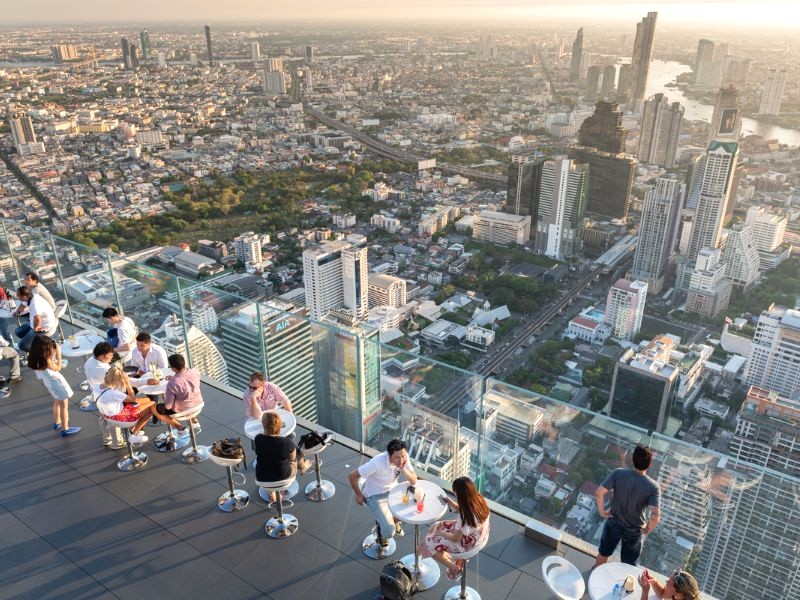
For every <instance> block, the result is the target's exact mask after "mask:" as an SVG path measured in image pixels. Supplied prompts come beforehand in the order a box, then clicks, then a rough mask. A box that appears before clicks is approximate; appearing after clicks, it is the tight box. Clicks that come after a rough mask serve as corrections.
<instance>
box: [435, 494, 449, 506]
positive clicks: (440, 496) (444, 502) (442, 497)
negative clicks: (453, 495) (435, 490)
mask: <svg viewBox="0 0 800 600" xmlns="http://www.w3.org/2000/svg"><path fill="white" fill-rule="evenodd" d="M436 497H437V498H439V502H441V503H442V504H444V505H445V506H447V497H446V496H445V495H444V494H439V495H438V496H436Z"/></svg>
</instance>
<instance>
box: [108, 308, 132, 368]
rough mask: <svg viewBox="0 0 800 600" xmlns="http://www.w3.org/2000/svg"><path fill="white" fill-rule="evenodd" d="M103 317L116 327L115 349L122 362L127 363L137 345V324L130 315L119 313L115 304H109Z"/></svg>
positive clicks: (113, 327)
mask: <svg viewBox="0 0 800 600" xmlns="http://www.w3.org/2000/svg"><path fill="white" fill-rule="evenodd" d="M103 318H104V319H105V320H106V321H108V324H109V325H111V327H112V329H116V338H117V345H116V346H114V350H116V351H117V354H119V358H120V360H121V361H122V364H123V365H125V364H127V363H128V361H129V360H130V359H131V354H132V352H133V348H134V346H135V345H136V334H137V333H138V329H137V328H136V324H135V323H134V322H133V319H131V318H130V317H123V316H122V315H121V314H119V311H117V309H116V308H114V307H113V306H109V307H108V308H106V309H105V310H104V311H103ZM112 345H113V343H112Z"/></svg>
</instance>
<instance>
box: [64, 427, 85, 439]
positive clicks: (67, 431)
mask: <svg viewBox="0 0 800 600" xmlns="http://www.w3.org/2000/svg"><path fill="white" fill-rule="evenodd" d="M80 430H81V428H80V427H70V428H69V429H62V430H61V437H67V436H68V435H75V434H76V433H78V432H79V431H80Z"/></svg>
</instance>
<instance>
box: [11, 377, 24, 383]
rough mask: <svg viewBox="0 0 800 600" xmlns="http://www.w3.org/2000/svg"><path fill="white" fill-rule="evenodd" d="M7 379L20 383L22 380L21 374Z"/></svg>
mask: <svg viewBox="0 0 800 600" xmlns="http://www.w3.org/2000/svg"><path fill="white" fill-rule="evenodd" d="M8 381H9V382H11V383H20V382H21V381H22V376H21V375H20V376H19V377H12V378H11V379H9V380H8Z"/></svg>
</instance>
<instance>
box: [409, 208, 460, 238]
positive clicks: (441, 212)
mask: <svg viewBox="0 0 800 600" xmlns="http://www.w3.org/2000/svg"><path fill="white" fill-rule="evenodd" d="M460 216H461V207H459V206H439V207H437V208H436V212H434V213H431V214H428V215H426V216H424V217H423V218H422V219H421V220H420V222H419V225H418V227H417V231H418V233H419V235H421V236H426V237H430V236H432V235H433V234H434V233H436V232H437V231H440V230H442V229H444V228H445V227H446V226H447V225H448V224H449V223H451V222H454V221H455V220H456V219H458V217H460Z"/></svg>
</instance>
